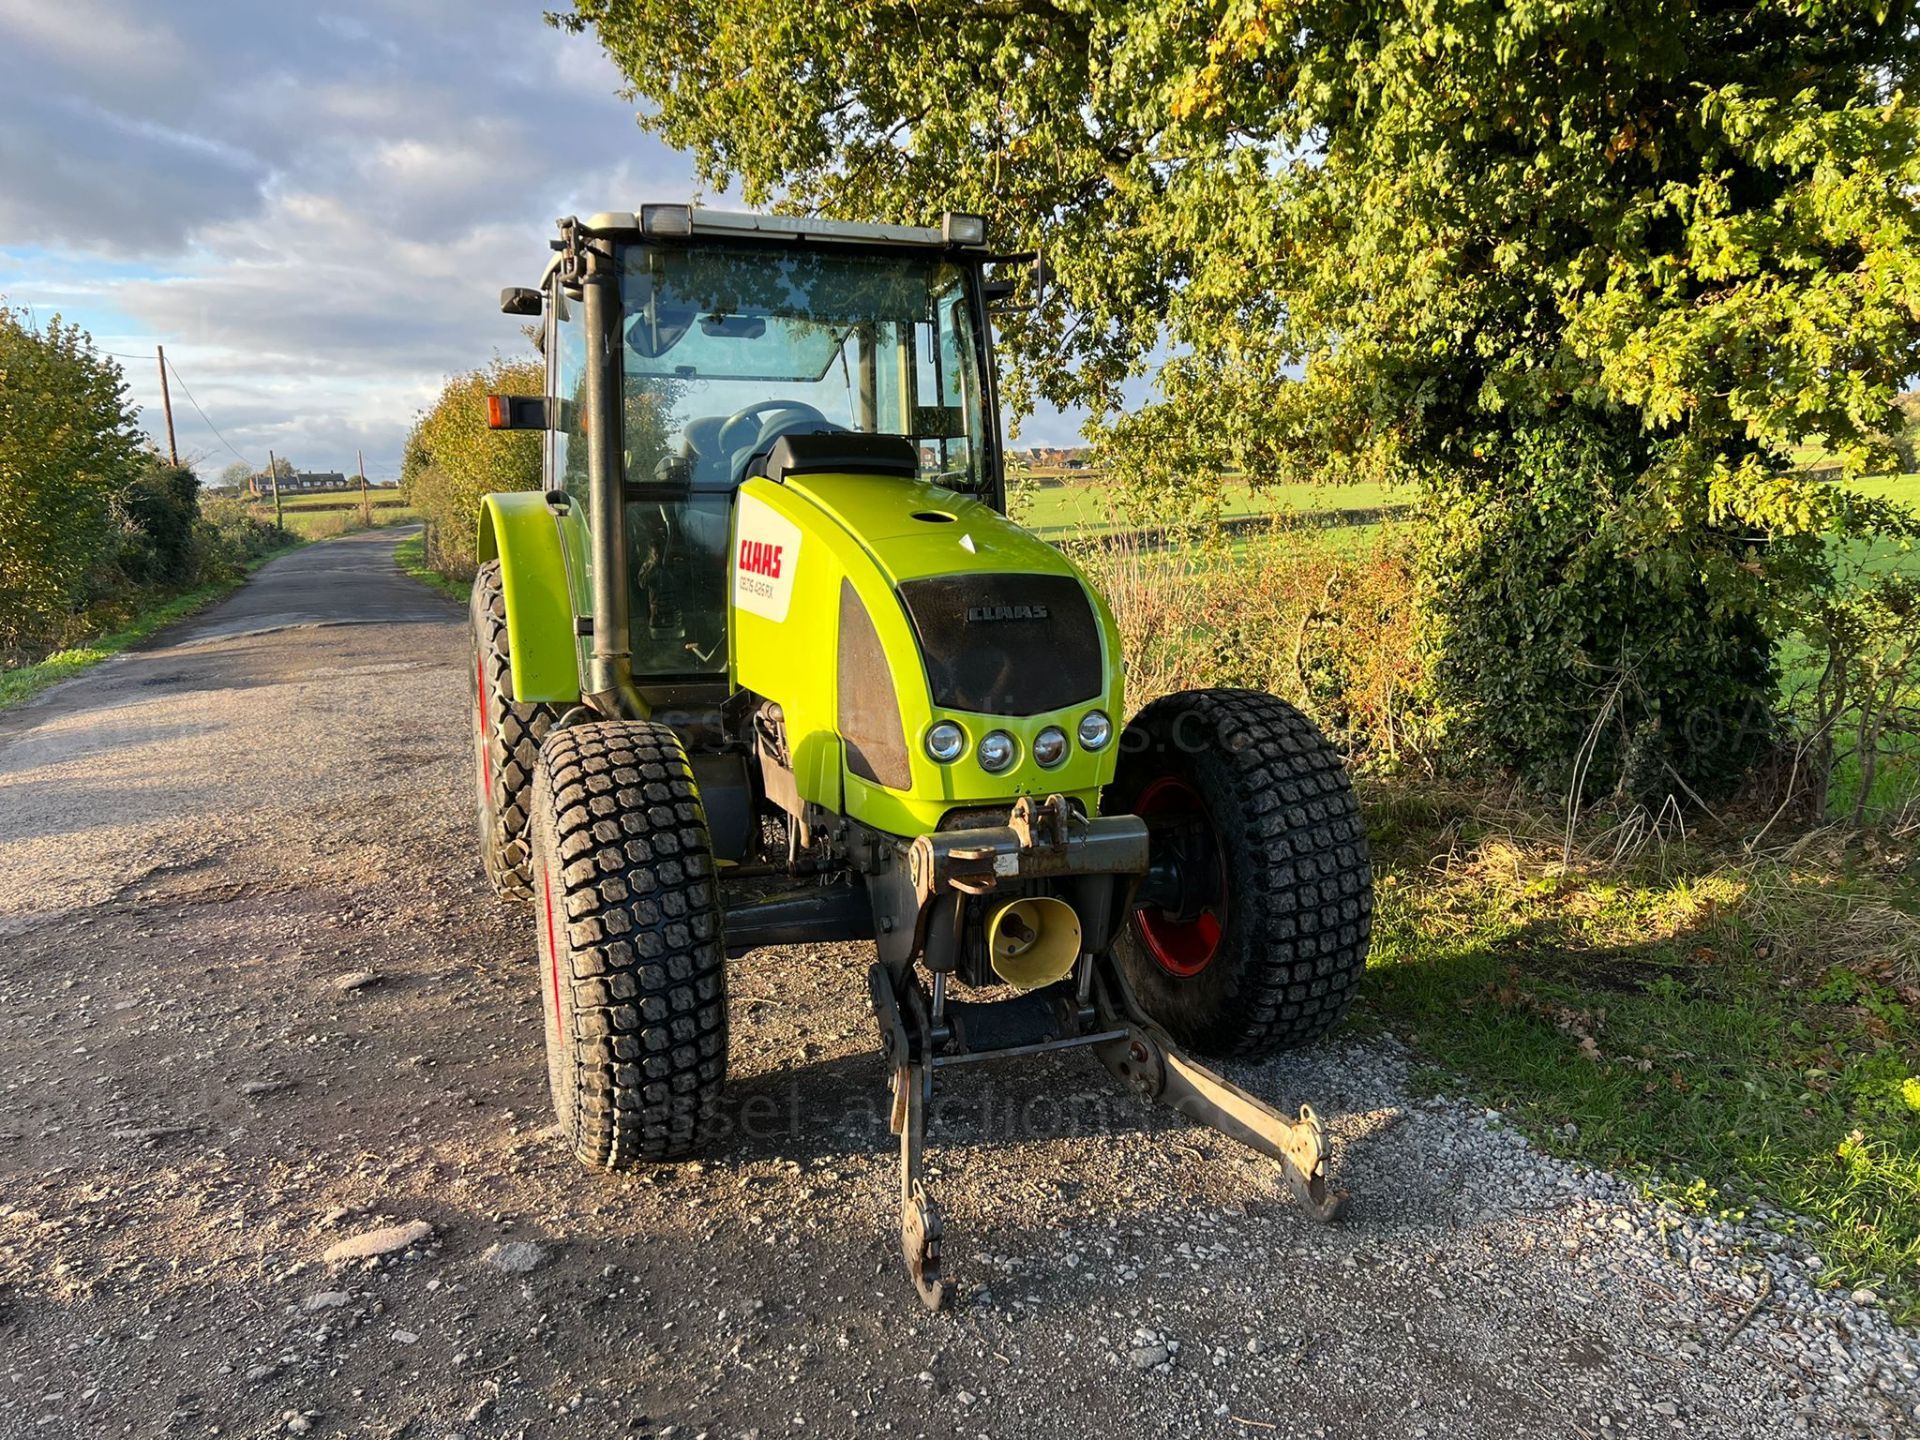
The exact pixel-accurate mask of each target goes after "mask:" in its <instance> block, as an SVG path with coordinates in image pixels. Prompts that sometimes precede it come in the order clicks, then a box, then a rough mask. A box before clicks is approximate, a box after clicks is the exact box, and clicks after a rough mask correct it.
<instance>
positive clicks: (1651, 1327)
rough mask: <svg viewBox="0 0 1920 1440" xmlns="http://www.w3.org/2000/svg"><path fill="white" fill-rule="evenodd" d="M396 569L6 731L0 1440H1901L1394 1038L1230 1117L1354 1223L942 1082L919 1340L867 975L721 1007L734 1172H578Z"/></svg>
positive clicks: (1881, 1403)
mask: <svg viewBox="0 0 1920 1440" xmlns="http://www.w3.org/2000/svg"><path fill="white" fill-rule="evenodd" d="M395 538H396V537H395V535H394V533H393V532H387V533H385V534H381V533H370V534H363V535H357V536H352V537H348V538H346V539H342V540H339V541H335V542H332V543H328V544H323V545H315V546H312V547H309V548H307V549H304V550H301V551H299V552H297V553H295V554H293V555H290V556H287V557H285V558H283V559H280V560H277V561H275V562H274V563H272V564H271V565H269V566H267V567H266V568H265V569H263V570H262V571H261V572H260V573H259V575H258V576H257V578H256V579H255V580H254V581H253V582H252V583H251V584H250V585H248V586H247V587H246V589H244V590H243V591H241V592H240V593H239V594H237V595H236V596H234V597H232V598H231V599H229V600H227V601H226V602H225V603H224V604H222V605H220V606H219V607H217V608H215V609H213V610H211V611H209V612H207V613H206V614H204V615H202V616H201V617H199V618H198V619H196V620H194V621H192V622H190V623H188V624H186V625H184V626H181V627H178V628H176V629H175V630H173V631H171V632H169V633H167V634H166V635H164V636H162V637H160V638H159V640H158V641H157V642H156V643H154V644H153V645H152V646H150V647H149V648H147V649H145V650H143V651H141V652H139V653H136V654H131V655H128V656H125V657H123V658H121V659H118V660H115V661H112V662H109V663H108V664H106V665H103V666H101V667H100V668H99V669H97V670H95V671H93V672H91V673H90V674H88V675H86V676H84V677H81V678H79V679H76V680H74V681H72V682H69V683H68V684H65V685H63V686H61V687H59V688H58V689H56V690H53V691H49V692H48V693H47V694H46V695H45V696H43V697H42V698H41V699H39V700H38V701H36V702H35V703H33V704H31V705H28V706H26V707H24V708H22V709H20V710H17V711H14V712H12V713H10V714H8V715H6V716H0V817H4V823H0V995H4V997H5V1004H4V1007H3V1008H0V1436H4V1437H8V1440H12V1437H26V1436H107V1435H119V1434H130V1435H139V1436H163V1435H164V1436H212V1435H222V1436H237V1435H257V1436H266V1435H279V1434H287V1433H296V1434H307V1433H311V1434H315V1435H352V1436H376V1437H388V1436H413V1437H425V1440H441V1437H445V1436H455V1435H457V1436H464V1437H469V1440H483V1437H492V1436H503V1437H504V1436H540V1437H544V1436H562V1437H568V1436H582V1437H585V1436H610V1435H621V1434H629V1433H635V1434H657V1435H674V1436H681V1437H693V1436H698V1435H707V1436H711V1437H715V1440H718V1437H723V1436H744V1435H754V1434H758V1435H760V1436H762V1437H772V1436H786V1435H822V1436H848V1435H862V1436H865V1435H875V1434H884V1435H901V1436H912V1435H923V1434H924V1435H930V1436H949V1435H953V1436H968V1437H973V1436H989V1437H993V1436H1023V1435H1033V1434H1047V1435H1063V1436H1100V1437H1135V1436H1152V1435H1175V1436H1188V1435H1206V1436H1214V1435H1218V1436H1239V1437H1264V1436H1276V1435H1279V1436H1393V1437H1406V1436H1415V1437H1417V1436H1431V1437H1436V1440H1438V1437H1443V1436H1447V1437H1451V1436H1476V1437H1478V1436H1484V1437H1489V1440H1492V1437H1499V1440H1508V1437H1511V1436H1514V1435H1519V1434H1526V1435H1530V1436H1570V1437H1571V1436H1580V1437H1588V1440H1591V1437H1596V1436H1603V1435H1604V1436H1662V1437H1664V1436H1672V1435H1687V1436H1732V1435H1740V1436H1756V1437H1758V1436H1773V1435H1779V1434H1795V1433H1810V1434H1814V1435H1821V1436H1826V1435H1834V1434H1862V1435H1888V1436H1891V1435H1902V1434H1905V1435H1911V1434H1913V1433H1915V1430H1916V1428H1917V1427H1920V1410H1916V1405H1917V1404H1920V1379H1917V1378H1916V1376H1917V1374H1920V1372H1917V1371H1916V1361H1917V1360H1920V1350H1917V1349H1916V1346H1915V1344H1914V1343H1913V1340H1912V1338H1911V1336H1910V1334H1909V1333H1908V1332H1902V1331H1899V1330H1897V1329H1895V1328H1894V1327H1892V1326H1891V1325H1889V1324H1888V1322H1887V1321H1886V1319H1885V1317H1884V1315H1883V1314H1882V1313H1881V1312H1880V1311H1879V1309H1878V1308H1877V1306H1876V1305H1875V1304H1874V1303H1873V1300H1872V1297H1870V1296H1865V1295H1862V1296H1860V1297H1858V1298H1854V1297H1850V1296H1848V1295H1846V1294H1844V1293H1837V1292H1834V1291H1831V1290H1824V1289H1820V1288H1818V1273H1817V1261H1813V1260H1812V1259H1811V1258H1810V1256H1809V1255H1808V1254H1807V1253H1806V1252H1805V1251H1803V1250H1801V1249H1799V1248H1797V1247H1795V1246H1793V1245H1789V1244H1786V1243H1785V1242H1779V1241H1775V1240H1774V1239H1772V1237H1771V1236H1770V1235H1768V1234H1766V1233H1764V1232H1755V1231H1748V1230H1743V1229H1738V1228H1733V1227H1724V1226H1716V1225H1713V1224H1711V1223H1703V1222H1699V1221H1691V1220H1687V1221H1682V1220H1680V1219H1679V1218H1678V1217H1675V1216H1672V1215H1670V1214H1666V1213H1663V1212H1661V1211H1658V1210H1656V1209H1653V1208H1651V1207H1650V1206H1648V1205H1647V1204H1646V1203H1644V1202H1643V1201H1641V1200H1640V1199H1638V1198H1637V1197H1636V1196H1635V1194H1634V1193H1633V1192H1632V1191H1631V1190H1629V1189H1628V1188H1627V1187H1625V1186H1624V1185H1621V1184H1619V1183H1617V1182H1615V1181H1613V1180H1611V1179H1610V1178H1609V1177H1607V1176H1605V1175H1600V1174H1594V1173H1591V1172H1581V1171H1576V1170H1574V1169H1572V1168H1571V1167H1568V1166H1566V1165H1563V1164H1561V1163H1559V1162H1557V1161H1555V1160H1552V1159H1550V1158H1547V1157H1545V1156H1542V1155H1540V1154H1539V1153H1537V1152H1535V1151H1534V1150H1532V1149H1531V1148H1530V1147H1529V1146H1528V1145H1527V1144H1526V1143H1525V1142H1524V1141H1523V1140H1522V1139H1521V1138H1520V1137H1519V1136H1517V1135H1515V1134H1513V1133H1511V1132H1509V1131H1507V1130H1506V1129H1505V1128H1504V1127H1502V1126H1501V1125H1500V1124H1499V1122H1498V1120H1497V1118H1495V1117H1490V1116H1488V1115H1486V1114H1484V1113H1482V1112H1481V1111H1479V1110H1478V1109H1475V1108H1473V1107H1471V1106H1467V1105H1463V1104H1461V1103H1459V1102H1457V1101H1452V1100H1448V1099H1445V1098H1428V1097H1423V1096H1422V1094H1421V1093H1420V1092H1419V1091H1418V1090H1417V1089H1416V1088H1415V1087H1414V1086H1413V1085H1412V1084H1411V1083H1410V1080H1409V1070H1410V1068H1411V1067H1410V1064H1409V1061H1408V1057H1407V1056H1406V1055H1405V1054H1404V1052H1403V1051H1401V1050H1400V1049H1399V1048H1398V1047H1397V1046H1395V1045H1394V1044H1393V1043H1392V1042H1391V1041H1380V1040H1368V1041H1365V1042H1361V1041H1357V1040H1346V1041H1339V1040H1336V1041H1335V1042H1334V1043H1331V1044H1328V1045H1325V1046H1322V1047H1319V1048H1317V1049H1315V1050H1313V1051H1311V1052H1308V1053H1305V1054H1302V1055H1298V1056H1291V1057H1286V1058H1283V1059H1282V1060H1280V1061H1278V1062H1275V1063H1273V1064H1269V1065H1263V1066H1258V1067H1243V1068H1239V1069H1236V1070H1235V1071H1234V1075H1235V1077H1236V1078H1237V1079H1239V1080H1240V1081H1241V1082H1242V1083H1244V1084H1247V1085H1248V1086H1250V1087H1251V1088H1253V1089H1255V1090H1257V1091H1259V1092H1261V1093H1263V1094H1266V1095H1268V1096H1270V1097H1271V1098H1273V1099H1275V1100H1276V1101H1279V1102H1281V1103H1286V1104H1291V1103H1294V1102H1297V1101H1298V1100H1300V1099H1303V1098H1304V1099H1311V1100H1312V1101H1313V1102H1314V1103H1315V1104H1316V1105H1317V1106H1318V1107H1319V1109H1320V1110H1321V1112H1322V1114H1323V1115H1325V1116H1326V1117H1327V1118H1328V1120H1329V1123H1330V1125H1331V1128H1332V1130H1333V1133H1334V1136H1335V1145H1336V1161H1335V1163H1336V1167H1337V1172H1338V1173H1337V1178H1338V1179H1339V1181H1340V1182H1341V1183H1343V1184H1345V1185H1346V1186H1348V1187H1350V1188H1351V1189H1352V1191H1353V1192H1354V1195H1355V1202H1354V1205H1353V1210H1352V1215H1351V1217H1350V1219H1349V1220H1348V1221H1347V1222H1346V1223H1345V1224H1344V1225H1342V1226H1339V1227H1336V1228H1330V1229H1329V1228H1316V1227H1314V1226H1312V1225H1310V1224H1308V1223H1307V1222H1306V1221H1304V1220H1303V1218H1302V1216H1301V1215H1300V1213H1299V1212H1298V1211H1297V1210H1296V1208H1295V1207H1294V1205H1293V1203H1292V1201H1291V1199H1290V1198H1289V1195H1288V1193H1287V1190H1286V1187H1285V1185H1284V1184H1283V1183H1282V1182H1281V1180H1280V1178H1279V1177H1278V1176H1277V1175H1276V1174H1275V1173H1274V1172H1273V1170H1272V1168H1271V1167H1270V1166H1269V1165H1268V1164H1266V1163H1265V1162H1263V1161H1260V1160H1258V1159H1256V1158H1254V1157H1252V1156H1250V1155H1248V1154H1245V1153H1242V1152H1240V1151H1238V1150H1236V1148H1235V1147H1234V1146H1233V1145H1232V1144H1231V1143H1229V1142H1226V1141H1224V1140H1222V1139H1219V1138H1218V1137H1216V1136H1214V1135H1212V1134H1210V1133H1208V1132H1206V1131H1203V1130H1198V1129H1195V1128H1192V1127H1190V1126H1187V1125H1186V1124H1184V1123H1183V1122H1180V1121H1179V1120H1177V1119H1175V1118H1172V1117H1169V1116H1167V1115H1166V1114H1164V1113H1159V1112H1154V1111H1151V1110H1147V1109H1145V1108H1143V1107H1141V1106H1140V1105H1138V1104H1136V1103H1135V1102H1133V1101H1131V1100H1129V1099H1127V1098H1125V1097H1123V1096H1121V1095H1119V1094H1118V1093H1117V1092H1116V1091H1115V1090H1114V1089H1113V1087H1112V1086H1111V1084H1110V1083H1109V1081H1108V1080H1107V1078H1106V1076H1105V1073H1104V1072H1103V1071H1101V1070H1099V1069H1098V1067H1097V1066H1096V1065H1095V1064H1094V1062H1092V1061H1091V1060H1089V1059H1086V1058H1084V1057H1068V1058H1060V1059H1057V1060H1051V1061H1048V1062H1045V1063H1028V1064H1024V1065H1022V1064H1018V1063H1005V1064H1003V1065H1002V1066H1001V1067H999V1068H998V1069H995V1068H992V1067H981V1068H979V1069H977V1070H975V1071H974V1072H973V1073H970V1074H967V1075H965V1076H961V1077H956V1078H955V1079H954V1080H953V1082H952V1085H951V1091H950V1093H949V1094H948V1095H947V1096H945V1097H944V1098H943V1100H942V1102H941V1109H940V1113H939V1115H938V1117H937V1120H936V1126H935V1134H936V1139H935V1142H934V1143H935V1149H934V1152H933V1159H934V1163H935V1165H936V1166H937V1167H938V1171H939V1173H938V1174H937V1176H936V1178H935V1184H936V1186H937V1194H938V1196H939V1198H940V1199H941V1201H942V1203H943V1205H944V1207H945V1209H946V1213H947V1227H948V1245H947V1252H948V1268H949V1270H950V1272H951V1273H952V1275H953V1277H954V1279H955V1280H956V1281H957V1282H958V1286H959V1291H960V1294H959V1303H958V1305H957V1307H956V1308H954V1309H953V1310H952V1311H950V1312H949V1313H946V1314H943V1315H938V1316H930V1315H928V1314H926V1313H925V1312H923V1311H922V1310H921V1308H920V1306H919V1305H918V1303H917V1302H916V1300H915V1299H914V1296H913V1293H912V1290H911V1288H910V1287H909V1285H908V1283H907V1282H906V1280H905V1279H904V1278H903V1276H902V1274H901V1270H900V1265H899V1260H898V1255H897V1249H896V1240H895V1223H896V1222H895V1216H896V1210H895V1193H896V1192H895V1183H896V1182H895V1159H894V1149H893V1146H892V1142H891V1140H890V1137H889V1136H888V1134H887V1132H886V1123H885V1095H884V1090H883V1085H882V1073H881V1067H880V1065H879V1063H878V1060H877V1058H876V1054H875V1046H874V1038H873V1035H872V1032H871V1024H870V1021H869V1018H868V1015H867V1009H866V1002H865V998H864V997H865V986H864V970H865V966H866V964H867V963H868V960H867V955H866V954H865V952H864V947H860V946H844V947H823V948H818V949H809V950H798V951H787V952H771V951H769V952H761V953H757V954H754V955H751V956H749V957H747V958H746V959H745V960H743V961H740V962H738V963H737V965H736V966H735V967H734V969H733V972H732V998H731V1005H732V1045H733V1054H732V1068H733V1077H734V1078H733V1083H732V1087H731V1091H730V1098H729V1101H728V1105H727V1110H726V1128H725V1133H724V1134H723V1135H722V1136H721V1137H720V1139H719V1140H718V1142H717V1143H716V1144H715V1145H714V1146H713V1148H712V1151H711V1153H710V1154H709V1155H708V1156H707V1158H706V1159H705V1160H704V1162H703V1163H696V1164H690V1165H686V1166H682V1167H677V1168H665V1167H657V1168H656V1167H648V1168H646V1169H643V1170H642V1171H640V1172H639V1173H637V1174H633V1175H627V1176H621V1177H607V1176H602V1175H596V1174H589V1173H586V1172H584V1171H582V1170H580V1169H578V1168H577V1167H576V1166H575V1165H574V1164H573V1162H572V1161H571V1160H569V1159H568V1158H567V1156H566V1155H564V1154H563V1153H562V1152H561V1150H560V1149H559V1147H558V1146H557V1145H556V1143H555V1141H554V1139H553V1137H552V1135H551V1133H550V1132H549V1129H548V1125H549V1114H548V1111H547V1108H546V1097H545V1094H544V1081H543V1074H544V1072H543V1067H542V1060H541V1053H540V1041H541V1031H540V1026H541V1018H540V1002H539V996H538V992H537V990H536V985H535V969H534V962H533V959H532V949H533V940H532V931H531V928H530V924H529V921H528V917H527V915H526V914H525V913H524V912H523V911H522V910H520V909H518V908H516V907H514V906H512V905H508V904H504V903H502V902H499V901H496V900H495V899H493V898H492V897H491V895H490V894H489V893H488V892H487V891H486V890H485V889H484V887H483V884H482V882H481V880H480V879H479V876H478V871H477V866H476V862H475V852H474V844H473V837H472V835H471V833H470V829H471V825H470V820H469V798H468V797H469V790H468V769H467V766H468V760H467V753H466V745H467V732H466V715H465V707H466V684H465V665H466V655H467V648H466V646H467V641H466V635H465V626H464V617H463V615H462V613H461V611H460V610H459V608H458V607H457V606H454V605H452V604H449V603H448V602H446V601H445V600H443V599H441V598H440V597H438V596H436V595H434V594H432V593H431V592H429V591H428V590H426V589H425V588H423V587H420V586H418V585H416V584H414V583H413V582H412V581H409V580H407V579H406V578H405V577H403V576H402V575H400V574H399V573H398V572H397V571H396V570H395V568H394V565H393V560H392V553H391V552H392V547H393V545H394V543H395ZM389 1247H391V1248H389ZM355 1252H361V1253H358V1254H357V1255H356V1254H355Z"/></svg>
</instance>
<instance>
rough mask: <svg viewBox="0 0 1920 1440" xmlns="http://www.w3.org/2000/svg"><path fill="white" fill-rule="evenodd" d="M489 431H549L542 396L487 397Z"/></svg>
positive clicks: (545, 406) (544, 401) (545, 405)
mask: <svg viewBox="0 0 1920 1440" xmlns="http://www.w3.org/2000/svg"><path fill="white" fill-rule="evenodd" d="M487 428H488V429H489V430H549V429H551V428H552V426H551V424H550V423H549V421H548V417H547V400H546V397H545V396H544V395H489V396H487Z"/></svg>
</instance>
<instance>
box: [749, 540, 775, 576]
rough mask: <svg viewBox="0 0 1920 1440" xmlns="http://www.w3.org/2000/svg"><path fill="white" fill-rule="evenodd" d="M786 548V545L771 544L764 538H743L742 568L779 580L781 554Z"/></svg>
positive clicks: (754, 573)
mask: <svg viewBox="0 0 1920 1440" xmlns="http://www.w3.org/2000/svg"><path fill="white" fill-rule="evenodd" d="M785 549H786V546H784V545H769V544H767V542H766V541H764V540H742V541H741V542H740V568H741V569H742V570H744V571H746V572H747V573H748V574H749V575H764V576H766V577H767V578H768V579H769V580H778V579H779V578H780V556H781V553H782V552H783V551H784V550H785Z"/></svg>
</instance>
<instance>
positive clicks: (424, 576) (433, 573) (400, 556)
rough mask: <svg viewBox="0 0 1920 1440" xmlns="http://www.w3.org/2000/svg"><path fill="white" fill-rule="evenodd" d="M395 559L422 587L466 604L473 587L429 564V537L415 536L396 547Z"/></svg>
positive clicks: (394, 550) (394, 551)
mask: <svg viewBox="0 0 1920 1440" xmlns="http://www.w3.org/2000/svg"><path fill="white" fill-rule="evenodd" d="M393 559H394V563H395V564H397V565H398V566H399V567H400V568H401V570H403V571H405V572H406V573H407V574H408V575H411V576H412V577H413V578H414V579H415V580H418V581H419V582H420V583H421V584H422V585H426V586H428V587H430V588H432V589H434V590H438V591H439V592H440V593H441V594H442V595H444V596H446V597H447V598H448V599H449V600H458V601H459V602H460V603H461V604H463V605H464V604H466V602H467V596H468V594H469V593H470V592H471V590H472V588H473V587H472V586H471V585H470V584H469V583H468V582H466V581H464V580H454V579H450V578H449V577H447V576H445V575H442V574H441V573H440V572H439V571H438V570H435V569H434V568H433V567H432V566H430V565H428V564H427V537H426V536H425V535H424V534H421V535H414V536H412V537H410V538H408V539H406V540H402V541H401V542H400V543H399V544H398V545H396V546H394V547H393Z"/></svg>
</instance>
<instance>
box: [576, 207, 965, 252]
mask: <svg viewBox="0 0 1920 1440" xmlns="http://www.w3.org/2000/svg"><path fill="white" fill-rule="evenodd" d="M586 228H587V229H589V230H591V231H593V232H595V233H596V234H602V235H648V236H659V237H660V238H662V239H665V238H678V239H684V238H688V237H701V236H710V237H714V238H722V239H724V238H735V239H741V238H745V239H762V240H793V241H808V240H812V241H825V242H829V243H839V244H848V245H895V246H897V245H909V246H925V247H927V248H929V249H939V250H953V249H961V250H979V251H984V250H985V249H986V248H987V241H986V225H985V223H984V222H983V221H981V220H980V218H979V217H978V216H974V215H959V214H949V215H947V216H945V217H944V220H943V223H942V224H940V225H876V224H869V223H866V222H862V221H856V220H822V219H818V218H815V217H813V216H808V215H749V214H743V213H740V212H738V211H731V210H709V209H708V208H707V207H706V206H704V205H684V204H676V205H643V206H641V207H640V209H638V210H604V211H602V212H600V213H599V214H597V215H594V216H591V217H590V218H589V219H588V220H587V221H586Z"/></svg>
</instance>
